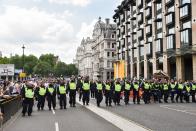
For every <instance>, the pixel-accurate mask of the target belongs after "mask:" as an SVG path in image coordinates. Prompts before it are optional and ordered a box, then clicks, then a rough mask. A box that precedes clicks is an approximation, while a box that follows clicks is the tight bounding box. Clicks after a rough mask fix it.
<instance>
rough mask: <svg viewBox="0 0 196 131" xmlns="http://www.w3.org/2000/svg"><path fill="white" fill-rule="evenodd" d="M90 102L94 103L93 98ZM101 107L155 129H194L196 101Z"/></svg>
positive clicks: (186, 130) (158, 130)
mask: <svg viewBox="0 0 196 131" xmlns="http://www.w3.org/2000/svg"><path fill="white" fill-rule="evenodd" d="M91 103H92V104H94V105H96V102H95V100H94V99H93V100H91ZM101 108H102V109H104V110H107V111H110V112H112V113H114V114H117V115H119V116H121V117H123V118H125V119H127V120H130V121H133V122H135V123H137V124H139V125H142V126H143V127H145V128H147V129H150V130H155V131H196V103H167V104H166V103H162V104H158V103H156V104H144V103H143V102H141V104H140V105H137V104H135V105H134V104H133V103H132V102H130V105H127V106H126V105H124V102H123V100H121V106H113V107H106V106H105V104H104V100H103V101H102V103H101Z"/></svg>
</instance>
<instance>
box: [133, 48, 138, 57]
mask: <svg viewBox="0 0 196 131" xmlns="http://www.w3.org/2000/svg"><path fill="white" fill-rule="evenodd" d="M137 51H138V49H134V53H133V57H137V56H138V54H137V53H138V52H137Z"/></svg>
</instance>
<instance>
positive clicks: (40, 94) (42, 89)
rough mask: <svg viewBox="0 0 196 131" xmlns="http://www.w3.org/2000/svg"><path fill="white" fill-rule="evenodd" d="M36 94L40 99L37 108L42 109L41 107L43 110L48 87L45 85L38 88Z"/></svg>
mask: <svg viewBox="0 0 196 131" xmlns="http://www.w3.org/2000/svg"><path fill="white" fill-rule="evenodd" d="M36 94H37V99H38V103H37V109H38V110H40V108H41V110H43V109H44V105H45V96H46V88H45V87H43V86H41V87H39V88H37V90H36Z"/></svg>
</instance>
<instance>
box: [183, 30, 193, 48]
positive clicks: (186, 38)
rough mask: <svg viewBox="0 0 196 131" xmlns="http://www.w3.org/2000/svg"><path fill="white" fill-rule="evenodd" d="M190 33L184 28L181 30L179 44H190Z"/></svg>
mask: <svg viewBox="0 0 196 131" xmlns="http://www.w3.org/2000/svg"><path fill="white" fill-rule="evenodd" d="M189 35H191V34H190V30H188V29H187V30H184V31H182V32H181V44H182V45H190V44H191V43H190V37H189Z"/></svg>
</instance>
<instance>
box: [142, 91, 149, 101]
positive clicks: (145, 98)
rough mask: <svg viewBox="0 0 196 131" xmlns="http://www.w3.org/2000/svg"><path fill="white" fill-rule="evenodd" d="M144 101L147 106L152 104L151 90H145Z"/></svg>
mask: <svg viewBox="0 0 196 131" xmlns="http://www.w3.org/2000/svg"><path fill="white" fill-rule="evenodd" d="M143 99H144V103H145V104H148V103H150V91H149V90H144V94H143Z"/></svg>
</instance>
